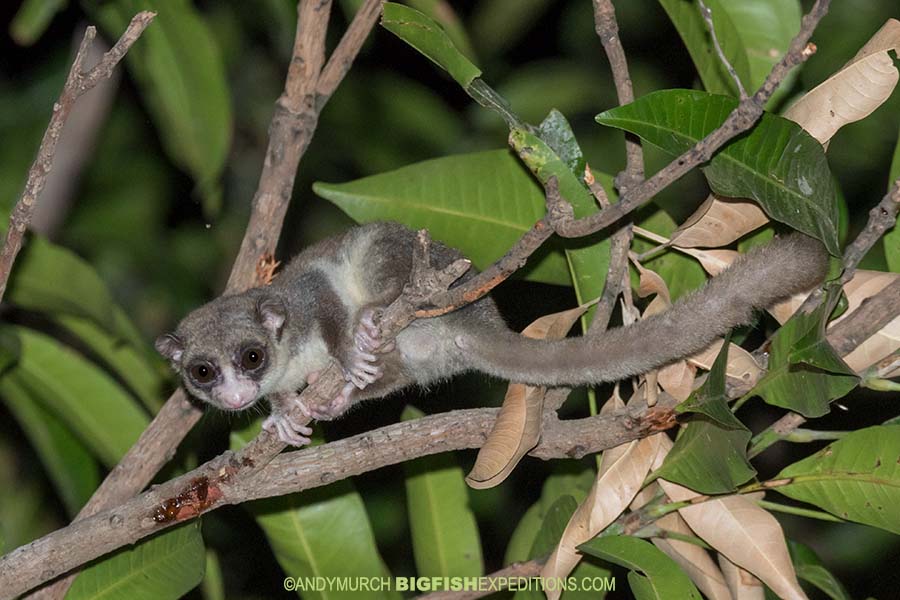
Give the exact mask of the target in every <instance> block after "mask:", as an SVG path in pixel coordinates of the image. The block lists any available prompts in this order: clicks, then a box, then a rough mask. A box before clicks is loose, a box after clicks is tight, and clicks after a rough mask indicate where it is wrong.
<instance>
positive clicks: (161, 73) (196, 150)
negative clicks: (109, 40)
mask: <svg viewBox="0 0 900 600" xmlns="http://www.w3.org/2000/svg"><path fill="white" fill-rule="evenodd" d="M146 6H147V3H146V2H143V1H142V0H118V1H116V2H106V3H102V4H94V3H88V10H89V14H90V15H91V16H92V17H93V18H94V19H96V20H97V21H98V22H99V23H100V24H101V25H102V27H103V28H104V29H105V30H106V32H107V33H108V34H109V35H110V36H112V37H113V38H114V39H115V38H117V37H118V36H119V35H121V33H122V31H124V29H125V27H126V26H127V25H128V22H129V21H130V20H131V17H132V16H134V14H135V13H137V12H138V11H140V10H143V9H144V8H146ZM160 6H162V5H160ZM157 13H158V14H157V16H156V18H155V19H154V20H153V23H152V24H151V25H150V27H148V28H147V30H146V31H145V32H144V34H143V35H142V36H141V39H140V40H138V42H137V43H136V44H135V45H134V47H133V48H132V49H131V50H130V51H129V52H128V54H127V55H126V57H125V60H126V62H127V65H128V69H129V72H130V73H131V75H132V76H133V77H134V79H135V81H136V82H137V84H138V87H139V89H140V92H141V97H142V99H143V101H144V103H145V104H146V106H147V108H148V109H149V111H150V115H151V117H152V118H153V121H154V124H155V125H156V128H157V130H158V131H159V134H160V140H161V141H162V144H163V147H164V148H165V150H166V153H167V154H168V155H169V157H170V158H171V159H172V161H173V162H175V163H176V164H177V165H178V166H179V167H181V168H182V169H184V170H185V171H187V172H188V173H190V175H191V177H192V178H193V179H194V182H195V183H196V185H197V188H198V191H199V193H200V196H201V197H202V198H203V204H204V211H205V212H206V214H207V215H215V214H216V213H217V212H218V210H219V206H220V204H221V195H222V192H221V189H220V184H219V177H220V176H221V175H222V171H223V169H224V167H225V160H226V159H227V157H228V151H229V147H230V145H231V129H232V122H231V121H232V114H231V100H230V98H231V96H230V94H229V91H228V85H227V84H226V78H225V65H224V63H223V61H222V57H221V55H220V51H219V48H218V46H217V45H216V41H215V39H214V38H213V36H212V34H211V32H210V30H209V27H208V26H207V24H206V23H205V22H204V21H203V19H202V17H201V15H200V13H199V12H198V11H197V9H196V8H195V7H194V5H193V3H191V2H190V1H189V0H167V1H166V2H165V5H164V7H162V8H158V9H157Z"/></svg>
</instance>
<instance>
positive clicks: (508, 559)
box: [503, 469, 595, 565]
mask: <svg viewBox="0 0 900 600" xmlns="http://www.w3.org/2000/svg"><path fill="white" fill-rule="evenodd" d="M594 477H595V473H594V472H593V471H592V470H590V469H585V470H583V471H581V472H579V473H577V474H574V475H573V474H570V473H561V474H560V473H555V474H553V475H550V476H549V477H548V478H547V479H546V480H545V481H544V486H543V488H542V489H541V498H540V500H538V501H537V502H535V503H534V504H532V505H531V507H529V509H528V510H527V511H525V514H524V515H522V518H521V519H520V520H519V524H518V525H517V526H516V529H515V530H514V531H513V534H512V536H511V537H510V540H509V544H508V545H507V548H506V554H505V555H504V558H503V564H506V565H508V564H512V563H514V562H521V561H524V560H528V559H529V558H530V557H531V549H532V547H533V546H534V543H535V539H536V538H537V535H538V532H539V531H540V529H541V527H542V526H543V522H544V520H545V519H546V518H547V515H548V514H550V509H551V508H552V507H553V506H554V504H556V502H557V501H558V500H559V499H560V498H563V497H565V496H571V497H572V498H574V499H575V502H576V503H578V502H583V501H584V499H585V498H586V497H587V494H588V491H590V489H591V486H592V485H593V483H594Z"/></svg>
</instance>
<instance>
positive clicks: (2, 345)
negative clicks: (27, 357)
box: [0, 327, 22, 375]
mask: <svg viewBox="0 0 900 600" xmlns="http://www.w3.org/2000/svg"><path fill="white" fill-rule="evenodd" d="M21 354H22V344H21V342H19V336H17V335H16V334H15V333H13V332H12V331H10V330H9V329H7V328H5V327H0V375H3V374H4V373H6V372H7V371H8V370H9V369H11V368H12V367H14V366H15V365H16V363H18V362H19V356H20V355H21Z"/></svg>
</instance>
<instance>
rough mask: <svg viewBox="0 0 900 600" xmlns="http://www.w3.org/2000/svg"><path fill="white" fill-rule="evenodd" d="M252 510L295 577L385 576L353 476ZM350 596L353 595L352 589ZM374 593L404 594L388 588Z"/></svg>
mask: <svg viewBox="0 0 900 600" xmlns="http://www.w3.org/2000/svg"><path fill="white" fill-rule="evenodd" d="M260 422H261V421H260V420H256V421H254V422H253V423H251V424H250V425H249V426H248V427H246V428H244V429H242V430H240V431H232V433H231V448H232V449H233V450H234V449H237V448H241V447H243V446H245V445H246V444H247V442H249V441H250V440H251V439H253V437H254V436H255V435H256V434H257V433H259V430H260ZM244 506H246V507H247V509H248V510H249V511H250V512H251V513H252V514H253V516H254V517H255V518H256V521H257V523H259V526H260V527H261V528H262V530H263V532H264V533H265V535H266V538H267V539H268V540H269V544H270V545H271V547H272V552H273V553H274V554H275V559H276V560H277V561H278V564H279V565H281V568H282V569H283V570H284V572H285V574H286V575H289V576H291V577H349V578H357V577H385V576H388V575H389V573H388V572H387V568H386V567H385V566H384V563H383V561H382V559H381V556H380V554H379V552H378V547H377V546H376V544H375V536H374V535H373V533H372V525H371V523H370V522H369V517H368V515H367V514H366V507H365V505H364V504H363V501H362V498H361V497H360V495H359V493H357V491H356V490H355V489H354V487H353V484H352V483H351V482H350V481H349V480H343V481H339V482H337V483H332V484H331V485H328V486H325V487H318V488H314V489H311V490H305V491H303V492H298V493H296V494H289V495H287V496H281V497H278V498H267V499H265V500H257V501H254V502H249V503H247V504H245V505H244ZM332 596H335V597H344V596H343V595H342V594H335V593H334V591H333V590H330V591H329V590H326V591H323V592H315V591H305V592H304V593H303V598H305V599H315V598H320V599H322V598H331V597H332ZM346 597H348V598H349V597H351V593H349V592H348V593H347V596H346ZM370 597H372V598H399V595H398V594H396V593H391V592H390V591H388V590H385V591H382V592H372V593H371V594H370Z"/></svg>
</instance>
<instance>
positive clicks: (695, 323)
mask: <svg viewBox="0 0 900 600" xmlns="http://www.w3.org/2000/svg"><path fill="white" fill-rule="evenodd" d="M827 256H828V255H827V252H826V251H825V248H824V246H823V245H822V244H821V243H820V242H819V241H818V240H815V239H813V238H811V237H808V236H806V235H803V234H800V233H792V234H790V235H786V236H783V237H779V238H776V239H775V240H773V241H772V242H771V243H769V244H767V245H766V246H763V247H760V248H757V249H755V250H753V251H751V252H749V253H747V254H746V255H744V256H742V257H740V258H739V259H738V260H736V261H735V262H734V264H733V265H732V266H731V267H729V268H728V269H726V270H725V271H724V272H723V273H722V274H721V275H719V276H717V277H714V278H713V279H711V280H710V281H709V282H708V283H707V284H706V286H704V287H703V288H701V289H700V290H698V291H696V292H694V293H692V294H690V295H688V296H686V297H684V298H682V299H681V300H680V301H678V302H677V303H676V304H675V305H674V306H672V307H671V308H670V309H669V310H667V311H666V312H664V313H660V314H658V315H655V316H653V317H650V318H649V319H645V320H643V321H639V322H637V323H635V324H633V325H630V326H628V327H621V328H617V329H611V330H609V331H608V332H606V333H605V334H603V335H601V336H598V337H597V339H595V338H593V337H588V338H568V339H565V340H561V341H544V340H532V339H528V338H524V337H522V336H520V335H517V334H515V333H513V332H510V331H507V330H495V329H493V328H490V329H485V330H481V331H476V332H473V333H466V334H463V335H460V336H457V338H456V343H457V345H458V346H459V347H460V348H461V349H462V350H463V354H464V355H465V357H466V358H465V360H466V361H467V362H468V366H469V367H470V368H472V369H476V370H479V371H482V372H485V373H490V374H491V375H494V376H496V377H500V378H502V379H506V380H509V381H517V382H522V383H530V384H534V385H584V384H593V383H600V382H603V381H616V380H619V379H623V378H625V377H630V376H633V375H638V374H641V373H645V372H647V371H649V370H651V369H654V368H656V367H659V366H662V365H664V364H666V363H669V362H671V361H673V360H676V359H678V358H683V357H685V356H689V355H691V354H694V353H695V352H699V351H700V350H702V349H703V348H705V347H706V346H708V345H709V344H710V343H712V342H713V341H714V340H715V339H716V338H719V337H721V336H723V335H725V334H726V333H728V331H729V330H731V329H732V328H734V327H736V326H738V325H743V324H746V323H749V322H750V320H751V318H752V316H753V312H754V311H755V310H758V309H762V308H766V307H768V306H771V305H773V304H775V303H777V302H779V301H781V300H784V299H786V298H788V297H789V296H791V295H793V294H795V293H798V292H802V291H805V290H809V289H811V288H812V287H813V286H815V285H817V284H819V283H820V282H821V281H822V280H823V279H824V277H825V273H826V270H827V265H828V258H827Z"/></svg>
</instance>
